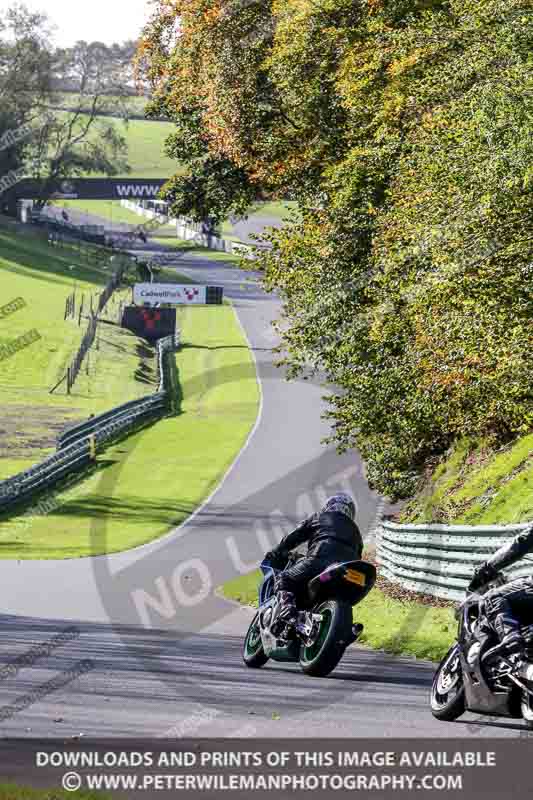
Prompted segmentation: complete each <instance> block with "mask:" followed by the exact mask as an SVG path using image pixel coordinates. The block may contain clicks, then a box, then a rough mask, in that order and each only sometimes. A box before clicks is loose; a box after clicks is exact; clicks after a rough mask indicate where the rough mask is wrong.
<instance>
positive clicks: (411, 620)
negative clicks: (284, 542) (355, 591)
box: [222, 571, 457, 661]
mask: <svg viewBox="0 0 533 800" xmlns="http://www.w3.org/2000/svg"><path fill="white" fill-rule="evenodd" d="M260 579H261V573H260V572H259V571H256V572H251V573H250V574H249V575H244V576H243V577H241V578H236V579H235V580H233V581H229V582H228V583H226V584H225V585H224V586H223V588H222V592H223V594H224V596H225V597H228V598H229V599H231V600H236V601H237V602H239V603H242V604H243V605H249V606H254V607H256V606H257V587H258V585H259V582H260ZM354 620H356V621H357V622H361V623H362V624H363V625H364V626H365V630H364V632H363V635H362V637H361V639H360V640H359V641H360V643H361V644H365V645H368V646H369V647H372V648H374V649H375V650H385V651H386V652H387V653H394V654H404V655H413V656H416V657H417V658H428V659H431V660H432V661H438V660H439V659H441V658H442V656H443V655H444V654H445V653H446V652H447V650H448V649H449V647H450V645H451V644H452V642H453V640H454V636H455V632H456V628H457V624H456V622H455V620H454V616H453V611H452V609H451V608H434V607H432V606H428V605H423V604H422V603H416V602H403V601H400V600H394V599H392V598H390V597H387V595H385V594H384V593H383V592H382V591H381V590H380V589H378V588H374V589H372V591H371V592H370V594H369V595H368V596H367V597H366V598H365V599H364V600H363V601H362V603H360V604H359V605H358V606H356V607H355V608H354Z"/></svg>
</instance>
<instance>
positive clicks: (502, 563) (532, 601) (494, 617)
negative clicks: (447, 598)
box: [468, 525, 533, 656]
mask: <svg viewBox="0 0 533 800" xmlns="http://www.w3.org/2000/svg"><path fill="white" fill-rule="evenodd" d="M532 550H533V525H532V526H531V527H530V528H529V529H527V530H526V531H523V532H522V533H519V534H518V536H516V537H515V538H514V539H513V540H512V541H511V542H510V543H509V544H506V545H504V546H503V547H501V548H500V549H499V550H498V551H497V552H496V553H495V554H494V555H493V556H491V558H489V559H488V560H487V561H485V562H484V563H483V564H481V566H479V567H478V568H477V569H476V571H475V572H474V577H473V578H472V581H471V582H470V585H469V587H468V588H469V589H470V591H477V590H478V589H480V588H481V587H482V586H484V585H485V584H487V583H488V582H489V581H491V580H494V578H495V577H496V576H497V575H498V573H499V572H500V570H502V569H504V568H505V567H508V566H510V565H511V564H514V563H515V562H516V561H518V560H519V559H521V558H522V557H523V556H525V555H526V553H530V552H531V551H532ZM483 602H484V608H485V614H486V617H487V621H488V623H489V625H490V626H491V627H492V628H493V630H495V631H496V634H497V635H498V637H499V639H500V642H502V643H503V644H504V645H505V648H506V650H507V652H508V653H509V655H517V656H519V655H520V654H521V653H522V652H523V650H524V646H525V643H524V640H523V637H522V634H521V624H520V622H519V619H520V618H522V619H524V618H531V616H532V615H533V576H528V577H525V578H516V579H515V580H512V581H509V583H506V584H505V585H504V586H497V587H495V588H494V589H490V590H489V591H488V592H487V593H486V594H485V595H484V596H483Z"/></svg>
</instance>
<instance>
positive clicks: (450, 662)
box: [430, 644, 466, 722]
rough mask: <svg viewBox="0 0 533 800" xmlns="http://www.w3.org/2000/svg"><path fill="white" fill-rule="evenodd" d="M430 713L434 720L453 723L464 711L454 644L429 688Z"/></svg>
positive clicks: (463, 694)
mask: <svg viewBox="0 0 533 800" xmlns="http://www.w3.org/2000/svg"><path fill="white" fill-rule="evenodd" d="M430 704H431V713H432V714H433V716H434V717H436V719H440V720H442V721H444V722H453V720H454V719H457V718H458V717H460V716H461V714H464V712H465V710H466V704H465V689H464V685H463V673H462V669H461V662H460V660H459V645H458V644H454V645H453V647H451V648H450V649H449V650H448V652H447V653H446V655H445V656H444V658H443V659H442V661H441V662H440V664H439V667H438V669H437V671H436V673H435V677H434V678H433V685H432V687H431V699H430Z"/></svg>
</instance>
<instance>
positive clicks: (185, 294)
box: [133, 283, 207, 306]
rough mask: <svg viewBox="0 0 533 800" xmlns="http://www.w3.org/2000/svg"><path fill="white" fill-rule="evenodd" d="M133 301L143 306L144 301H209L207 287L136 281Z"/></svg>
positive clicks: (152, 302)
mask: <svg viewBox="0 0 533 800" xmlns="http://www.w3.org/2000/svg"><path fill="white" fill-rule="evenodd" d="M133 302H134V303H135V304H136V305H138V306H142V305H144V303H150V304H151V305H155V304H156V303H171V304H172V305H176V306H177V305H192V304H195V303H197V304H203V305H205V303H206V302H207V287H206V286H195V285H193V284H190V285H183V286H182V285H181V284H178V283H136V284H135V287H134V289H133Z"/></svg>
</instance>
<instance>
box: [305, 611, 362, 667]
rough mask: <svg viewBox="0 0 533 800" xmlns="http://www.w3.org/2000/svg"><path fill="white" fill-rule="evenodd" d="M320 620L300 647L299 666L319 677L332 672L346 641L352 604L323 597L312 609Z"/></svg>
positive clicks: (345, 645) (341, 654)
mask: <svg viewBox="0 0 533 800" xmlns="http://www.w3.org/2000/svg"><path fill="white" fill-rule="evenodd" d="M313 614H321V615H322V621H321V622H320V626H319V629H318V632H317V635H316V637H315V639H314V641H313V643H312V644H311V645H309V646H308V647H306V646H305V645H302V646H301V647H300V666H301V668H302V670H303V671H304V672H305V674H306V675H313V676H315V677H320V678H323V677H325V676H326V675H329V673H330V672H332V671H333V670H334V669H335V667H336V666H337V664H338V663H339V661H340V660H341V658H342V656H343V655H344V651H345V650H346V647H347V645H348V643H349V641H350V634H351V630H352V607H351V606H350V605H348V604H347V603H341V602H339V601H338V600H326V601H325V602H324V603H320V604H319V605H318V606H316V608H314V609H313Z"/></svg>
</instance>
